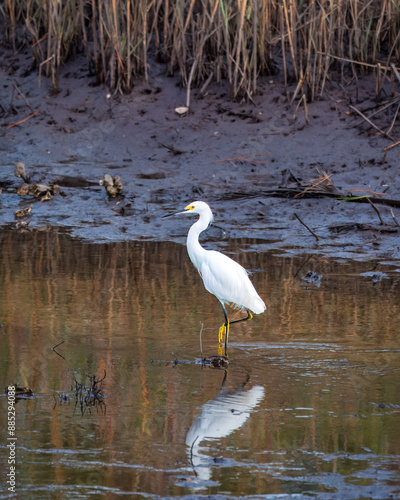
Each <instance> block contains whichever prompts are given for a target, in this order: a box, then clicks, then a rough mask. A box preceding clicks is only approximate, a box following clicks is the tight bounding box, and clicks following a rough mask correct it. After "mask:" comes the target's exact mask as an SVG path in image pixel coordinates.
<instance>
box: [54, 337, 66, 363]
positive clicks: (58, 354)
mask: <svg viewBox="0 0 400 500" xmlns="http://www.w3.org/2000/svg"><path fill="white" fill-rule="evenodd" d="M64 342H65V340H62V341H61V342H60V343H59V344H57V345H55V346H54V347H52V348H51V350H52V351H54V352H55V353H56V354H57V356H60V358H62V359H65V358H64V356H63V355H62V354H60V353H59V352H57V351H56V347H58V346H60V345H61V344H64Z"/></svg>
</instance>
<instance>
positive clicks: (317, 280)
mask: <svg viewBox="0 0 400 500" xmlns="http://www.w3.org/2000/svg"><path fill="white" fill-rule="evenodd" d="M301 279H302V280H304V281H307V283H311V284H312V285H316V286H318V287H320V286H321V281H322V275H321V274H318V273H315V272H314V271H307V273H306V274H305V275H304V276H302V278H301Z"/></svg>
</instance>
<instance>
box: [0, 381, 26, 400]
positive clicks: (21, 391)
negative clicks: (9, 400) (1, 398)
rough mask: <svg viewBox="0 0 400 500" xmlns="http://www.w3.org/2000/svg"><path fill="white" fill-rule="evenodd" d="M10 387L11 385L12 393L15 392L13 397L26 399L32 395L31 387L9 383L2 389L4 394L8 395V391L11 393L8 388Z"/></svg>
mask: <svg viewBox="0 0 400 500" xmlns="http://www.w3.org/2000/svg"><path fill="white" fill-rule="evenodd" d="M10 387H13V391H12V394H15V399H26V398H31V397H32V396H33V392H32V389H29V387H22V386H19V385H18V384H11V385H9V386H7V387H6V388H5V389H4V393H5V395H6V396H8V394H9V393H10V394H11V390H10V389H9V388H10Z"/></svg>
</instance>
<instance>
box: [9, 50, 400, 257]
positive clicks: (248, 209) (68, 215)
mask: <svg viewBox="0 0 400 500" xmlns="http://www.w3.org/2000/svg"><path fill="white" fill-rule="evenodd" d="M0 57H1V59H0V72H1V73H0V75H1V79H2V82H3V85H2V87H1V88H0V101H1V103H2V109H3V112H2V115H1V124H0V126H1V129H0V141H1V142H0V151H1V153H2V154H1V161H0V186H1V189H2V193H1V194H0V224H1V225H10V224H15V215H14V214H15V213H16V212H17V211H18V210H23V209H26V208H27V206H29V205H31V204H32V199H31V197H30V195H29V194H28V195H26V196H23V197H21V196H18V195H17V193H16V191H17V189H18V187H19V186H20V182H19V180H18V179H17V178H15V177H14V176H13V172H14V166H15V164H16V163H17V162H18V161H22V162H23V163H25V165H26V168H27V171H28V174H29V176H30V177H31V178H32V182H35V183H40V184H46V185H54V184H57V185H59V186H61V187H62V191H63V192H64V193H65V194H66V196H65V197H60V196H53V197H52V199H51V200H48V201H46V202H43V203H41V202H38V201H37V202H35V203H34V204H33V207H32V210H31V211H30V213H29V215H27V217H28V219H27V221H26V222H27V223H26V224H24V225H23V229H24V230H28V229H29V228H38V229H46V230H51V228H52V227H55V226H57V227H65V228H69V230H70V231H71V233H72V234H73V235H74V236H77V237H79V238H83V239H86V240H90V241H98V242H101V241H103V242H104V241H127V240H135V239H148V240H158V241H160V240H173V241H178V242H180V243H184V241H185V235H186V233H187V229H188V225H189V222H188V221H183V220H180V219H179V218H177V219H176V220H173V221H167V222H166V221H163V220H162V219H161V217H162V215H163V214H165V213H167V211H170V210H171V209H178V208H180V207H183V206H185V205H186V204H187V203H188V202H190V201H193V200H195V199H202V200H204V201H207V202H208V203H209V204H210V205H211V207H212V209H213V211H214V212H215V226H214V227H213V228H212V229H211V230H210V231H209V233H208V234H207V236H206V238H208V239H212V240H218V242H219V243H217V242H216V244H219V245H221V240H222V245H223V240H224V239H225V238H241V237H248V238H256V239H257V241H259V242H260V244H259V245H257V247H256V249H258V250H267V249H275V250H279V251H282V252H289V253H290V254H293V253H295V254H297V253H310V252H311V253H319V254H323V255H327V256H334V257H337V258H345V259H347V258H353V259H372V258H374V259H375V258H378V259H380V260H381V261H390V262H397V261H398V259H399V257H400V248H399V247H400V246H399V243H398V229H397V227H394V226H393V227H390V226H389V224H393V220H394V218H396V217H397V220H399V219H400V215H399V208H398V206H386V205H380V217H381V218H382V220H383V221H384V223H387V224H388V226H384V227H382V224H381V221H380V220H379V219H378V215H377V213H376V212H375V211H374V209H373V207H372V206H370V205H369V204H368V203H348V202H347V201H344V200H341V199H338V198H337V197H336V198H331V197H327V196H324V197H320V198H315V197H313V198H306V197H305V196H303V197H299V196H293V197H284V196H280V195H278V190H279V189H282V182H285V180H286V181H287V180H288V172H290V177H289V180H290V181H292V182H293V180H294V182H295V183H296V181H298V182H301V183H306V184H307V183H312V182H314V181H315V180H316V179H318V178H319V175H320V174H319V172H326V173H327V175H329V178H330V179H331V180H332V182H333V183H334V185H335V186H336V187H337V188H338V189H339V190H340V192H344V193H352V194H353V195H354V196H355V195H365V194H368V193H371V192H373V193H375V194H373V196H374V197H375V198H378V199H384V198H390V199H393V200H399V199H400V176H399V162H398V151H399V150H398V147H392V148H390V149H387V150H385V148H387V147H388V146H390V145H391V144H392V142H391V141H390V140H389V139H388V138H387V137H385V136H384V135H382V134H380V133H378V132H377V131H376V130H375V129H373V128H372V127H368V124H366V122H365V121H364V120H362V121H361V122H360V117H359V114H357V113H356V112H354V110H352V108H351V107H350V106H351V103H354V97H355V96H356V95H358V100H359V103H361V104H362V103H363V102H370V101H371V100H373V96H374V84H373V80H372V77H371V78H370V77H368V76H365V77H364V78H363V79H361V80H359V81H358V82H355V81H354V80H350V79H349V80H348V81H346V82H337V83H335V82H334V81H332V82H331V83H330V85H329V87H328V88H327V91H326V93H325V95H324V96H323V97H321V98H320V99H318V100H317V101H315V102H314V103H312V104H308V110H307V111H308V114H307V116H308V123H307V121H306V114H305V113H304V110H303V109H302V107H301V106H300V107H298V108H296V106H293V107H290V106H289V105H288V102H287V97H286V90H288V91H289V92H290V91H291V89H290V88H289V89H285V87H284V84H283V82H282V77H281V76H280V75H279V73H278V74H277V75H275V76H273V77H268V78H266V79H265V80H263V81H262V82H261V84H260V92H259V94H258V95H255V96H254V99H253V101H254V102H253V103H246V102H243V103H231V102H227V101H226V89H224V88H222V87H218V86H217V85H214V86H212V85H210V86H209V89H208V92H207V94H206V95H203V96H200V94H198V93H196V91H193V92H192V104H191V108H190V111H189V113H187V114H185V115H184V116H180V115H178V114H177V113H176V112H175V108H177V107H178V106H182V105H183V103H184V102H185V96H186V91H185V89H182V88H180V86H179V85H177V79H175V78H167V77H165V76H164V75H163V67H162V66H159V67H156V66H154V68H155V72H154V74H152V75H150V80H149V83H146V82H144V81H137V82H136V85H135V88H134V90H133V91H132V93H131V94H130V95H126V96H119V95H115V96H112V97H111V96H110V95H109V93H108V91H107V89H106V88H102V87H94V86H92V77H91V76H90V75H86V76H82V74H81V73H80V72H78V71H77V69H78V68H79V66H80V61H79V59H76V60H75V61H72V62H70V63H69V64H68V68H64V70H63V71H62V72H61V75H60V92H59V94H58V95H57V96H53V97H50V95H51V82H50V81H46V80H44V79H42V83H41V86H40V87H38V80H37V75H36V74H35V73H34V72H26V68H27V67H29V66H30V54H29V52H28V51H25V52H24V51H23V50H22V51H21V52H20V53H19V54H18V57H17V59H16V60H17V62H16V63H15V64H14V65H13V69H12V70H11V69H10V67H9V65H7V58H9V57H10V53H7V51H3V54H2V55H1V56H0ZM67 73H68V75H67ZM74 74H79V77H76V78H75V77H73V76H71V75H74ZM67 76H68V78H67ZM15 81H16V82H17V83H18V87H19V88H20V89H21V92H22V93H23V94H24V96H25V97H27V98H29V103H30V106H31V107H32V109H34V110H35V111H38V112H37V113H36V114H35V115H34V116H32V117H30V118H29V119H27V120H26V121H24V122H22V123H20V124H19V125H16V126H12V127H11V125H15V123H17V122H19V121H21V120H23V119H24V118H26V117H27V116H29V115H30V114H31V112H30V110H29V109H28V108H27V105H26V102H25V100H24V99H22V97H21V98H19V97H18V96H17V97H14V103H13V113H11V112H9V111H7V110H8V108H9V104H10V100H11V96H12V89H13V86H14V82H15ZM396 85H397V82H396ZM357 106H358V107H359V108H360V109H363V108H362V106H361V105H360V106H359V105H358V104H357ZM398 121H399V120H398V119H397V121H396V122H395V123H394V126H393V128H392V132H391V134H392V136H393V137H397V136H400V130H399V129H400V127H399V123H398ZM381 126H383V125H382V124H381ZM107 174H110V175H112V177H113V178H115V176H118V177H119V178H120V179H121V181H122V185H123V190H122V192H121V193H120V194H119V195H118V196H116V197H115V198H114V199H110V197H109V196H108V195H107V193H106V191H105V189H104V186H101V185H100V184H99V182H100V180H101V179H104V176H105V175H107ZM274 191H276V193H275V195H274ZM237 193H240V196H237ZM271 193H272V194H271ZM125 206H127V207H128V209H129V210H127V211H125V209H124V208H123V207H125ZM296 214H297V215H298V216H299V217H300V218H301V220H302V221H303V222H304V223H305V224H306V225H307V226H308V227H309V228H310V229H312V231H314V232H315V234H317V235H318V236H319V238H320V240H319V241H316V240H315V238H314V237H313V235H312V234H311V233H310V231H308V230H307V228H306V227H304V226H303V225H302V224H300V223H299V221H298V220H297V218H296ZM121 215H124V216H123V217H121ZM17 226H18V225H16V227H17ZM19 227H21V225H20V226H19ZM360 228H361V229H362V230H360ZM253 250H254V248H253Z"/></svg>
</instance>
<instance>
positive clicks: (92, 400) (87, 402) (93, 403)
mask: <svg viewBox="0 0 400 500" xmlns="http://www.w3.org/2000/svg"><path fill="white" fill-rule="evenodd" d="M61 343H62V342H61ZM58 345H60V344H58ZM56 347H57V346H56ZM87 377H88V379H89V381H90V384H89V385H88V386H86V385H85V384H81V383H80V382H78V381H77V380H76V378H75V377H73V384H72V385H71V391H72V393H73V394H67V393H61V394H59V396H58V398H56V397H55V396H53V398H54V407H56V406H57V405H59V406H61V405H63V404H68V405H69V404H70V403H71V399H72V398H73V397H75V408H79V409H80V411H81V413H82V415H84V414H85V413H86V411H89V413H91V409H92V408H95V409H96V410H97V411H98V410H100V411H101V412H102V413H105V411H106V404H105V402H104V399H105V397H106V396H105V394H104V393H103V390H102V385H103V380H104V379H105V378H106V371H105V370H104V376H103V378H101V379H99V378H97V377H96V375H87Z"/></svg>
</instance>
